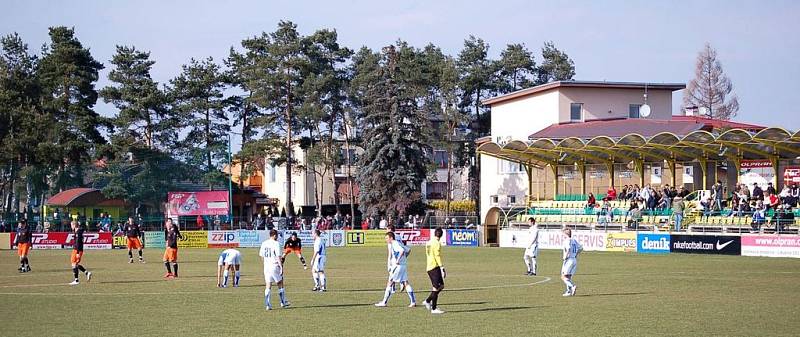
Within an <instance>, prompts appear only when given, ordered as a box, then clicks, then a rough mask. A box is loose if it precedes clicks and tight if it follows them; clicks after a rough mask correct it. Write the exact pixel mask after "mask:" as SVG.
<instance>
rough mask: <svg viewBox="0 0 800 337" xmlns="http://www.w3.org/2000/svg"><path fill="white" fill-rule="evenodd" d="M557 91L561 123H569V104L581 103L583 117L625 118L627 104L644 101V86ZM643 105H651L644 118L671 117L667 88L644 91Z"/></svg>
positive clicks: (627, 114) (563, 89)
mask: <svg viewBox="0 0 800 337" xmlns="http://www.w3.org/2000/svg"><path fill="white" fill-rule="evenodd" d="M557 91H558V92H559V94H560V95H559V101H560V105H559V121H560V122H562V123H565V122H570V104H571V103H583V115H584V120H592V119H608V118H627V117H628V116H629V106H630V105H631V104H644V97H643V94H644V89H615V88H580V87H578V88H576V87H565V88H558V89H557ZM647 105H649V106H650V108H651V113H650V116H649V117H647V119H672V92H671V91H669V90H652V89H651V90H648V91H647ZM609 111H610V113H609Z"/></svg>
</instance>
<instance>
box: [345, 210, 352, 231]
mask: <svg viewBox="0 0 800 337" xmlns="http://www.w3.org/2000/svg"><path fill="white" fill-rule="evenodd" d="M344 227H345V229H352V228H353V217H351V216H350V213H347V214H345V215H344Z"/></svg>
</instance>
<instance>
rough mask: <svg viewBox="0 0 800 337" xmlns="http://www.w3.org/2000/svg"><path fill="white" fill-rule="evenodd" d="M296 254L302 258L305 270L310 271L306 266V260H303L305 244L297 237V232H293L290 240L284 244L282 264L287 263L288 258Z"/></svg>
mask: <svg viewBox="0 0 800 337" xmlns="http://www.w3.org/2000/svg"><path fill="white" fill-rule="evenodd" d="M291 253H295V254H296V255H297V257H299V258H300V262H301V263H303V269H304V270H305V269H308V265H306V259H305V258H303V242H302V240H300V238H298V237H297V233H296V232H292V235H291V236H289V239H287V240H286V242H285V243H284V244H283V257H281V263H284V262H286V256H287V255H289V254H291Z"/></svg>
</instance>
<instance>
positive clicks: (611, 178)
mask: <svg viewBox="0 0 800 337" xmlns="http://www.w3.org/2000/svg"><path fill="white" fill-rule="evenodd" d="M606 169H607V170H608V184H609V185H608V186H609V187H614V158H611V161H609V162H607V163H606Z"/></svg>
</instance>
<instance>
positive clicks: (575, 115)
mask: <svg viewBox="0 0 800 337" xmlns="http://www.w3.org/2000/svg"><path fill="white" fill-rule="evenodd" d="M569 120H570V121H573V122H581V121H583V103H572V104H570V105H569Z"/></svg>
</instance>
